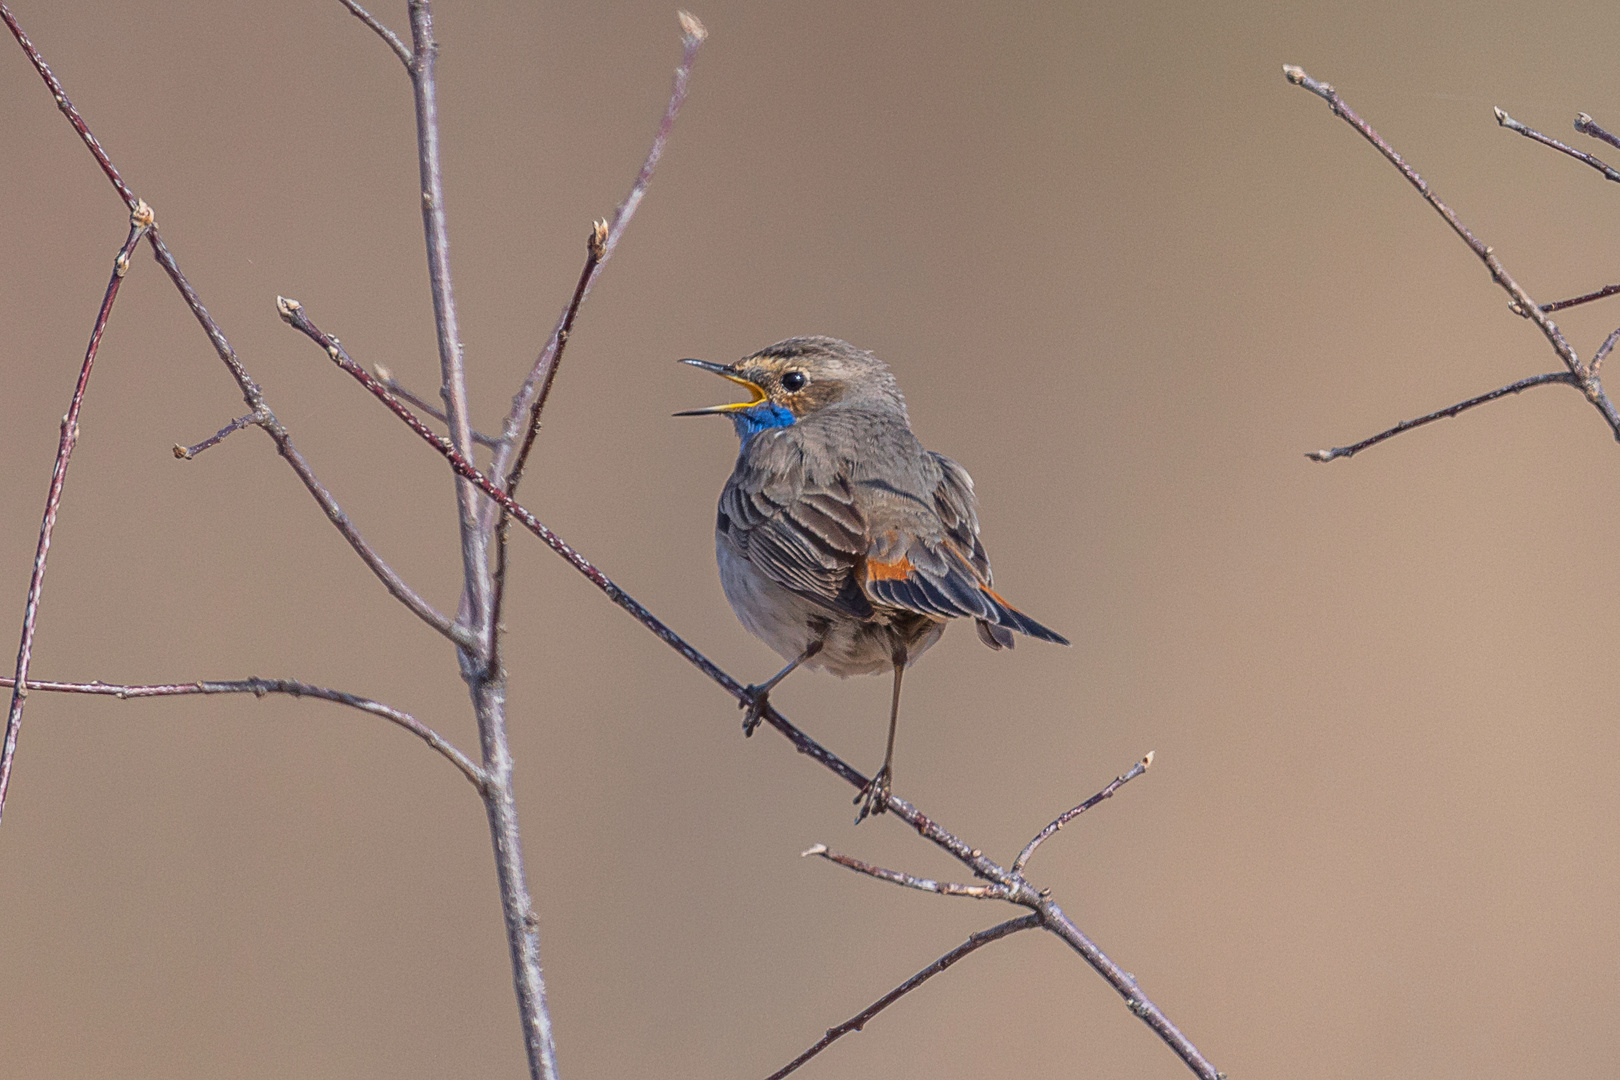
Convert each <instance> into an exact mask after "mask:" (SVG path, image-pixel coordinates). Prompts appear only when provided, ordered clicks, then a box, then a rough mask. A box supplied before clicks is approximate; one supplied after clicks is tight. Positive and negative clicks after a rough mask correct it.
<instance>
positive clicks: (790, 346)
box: [675, 337, 906, 441]
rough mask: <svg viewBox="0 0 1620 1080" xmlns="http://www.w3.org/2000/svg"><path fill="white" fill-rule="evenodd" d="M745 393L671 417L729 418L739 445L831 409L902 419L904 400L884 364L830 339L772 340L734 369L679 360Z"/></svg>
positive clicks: (707, 361) (726, 366) (708, 363)
mask: <svg viewBox="0 0 1620 1080" xmlns="http://www.w3.org/2000/svg"><path fill="white" fill-rule="evenodd" d="M681 363H683V364H691V365H692V366H693V367H697V368H702V369H703V370H704V371H712V372H714V373H715V374H716V375H719V376H720V377H721V378H723V379H729V380H731V381H732V382H734V383H736V384H737V385H738V386H741V387H742V388H743V389H745V390H747V391H748V393H749V399H748V400H747V401H734V402H732V403H731V404H729V405H711V406H709V407H708V408H706V409H687V410H685V411H683V412H678V413H676V414H675V415H676V416H729V417H731V420H732V423H733V424H735V425H736V428H737V435H738V436H739V437H740V438H742V439H743V440H744V441H747V440H748V439H749V438H750V437H751V436H753V435H756V434H758V433H759V432H761V431H764V430H766V429H767V428H775V427H787V426H789V425H791V424H796V423H798V422H799V421H800V420H801V419H803V418H804V417H806V416H809V415H811V414H812V413H816V412H820V411H821V410H822V409H826V408H830V407H832V406H834V405H845V406H848V405H863V406H867V407H869V408H877V409H884V410H887V411H893V412H898V413H899V414H900V417H901V418H902V419H904V418H905V415H906V403H905V399H904V398H902V397H901V396H900V388H899V386H897V385H896V384H895V381H894V376H893V375H891V374H890V373H889V368H888V365H886V364H884V363H883V361H881V360H879V359H878V358H877V357H875V356H873V355H872V354H871V353H869V352H865V351H863V350H861V349H857V348H855V346H853V345H851V344H849V343H848V342H844V341H839V340H838V339H837V338H830V337H795V338H788V339H787V340H786V341H778V342H777V343H776V344H775V345H770V346H767V347H766V348H763V349H761V350H760V351H759V352H757V353H754V354H753V355H752V356H745V357H743V358H742V359H741V360H739V361H737V362H736V363H735V364H716V363H714V362H713V361H711V360H682V361H681Z"/></svg>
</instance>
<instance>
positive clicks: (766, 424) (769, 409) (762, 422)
mask: <svg viewBox="0 0 1620 1080" xmlns="http://www.w3.org/2000/svg"><path fill="white" fill-rule="evenodd" d="M797 419H798V417H796V416H794V415H793V414H792V413H791V412H789V411H788V410H787V409H785V408H783V407H782V406H780V405H775V404H772V403H771V402H768V401H762V402H760V403H759V404H758V405H756V406H754V407H753V408H752V409H743V410H742V411H741V412H734V413H732V414H731V423H732V425H733V426H734V427H735V428H736V429H737V438H739V439H741V440H742V442H743V445H744V446H747V445H748V440H749V439H752V438H753V437H754V436H755V435H758V434H759V433H760V432H762V431H767V430H769V429H770V428H779V427H790V426H792V424H793V423H794V422H795V421H796V420H797Z"/></svg>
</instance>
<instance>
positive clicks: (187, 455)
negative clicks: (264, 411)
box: [174, 413, 258, 461]
mask: <svg viewBox="0 0 1620 1080" xmlns="http://www.w3.org/2000/svg"><path fill="white" fill-rule="evenodd" d="M257 419H258V417H256V416H254V415H253V414H252V413H248V414H247V415H246V416H239V417H237V418H236V419H235V420H232V421H231V422H230V423H228V424H226V425H225V426H224V427H222V428H220V429H219V430H218V431H216V432H215V433H214V434H212V435H210V436H208V438H206V439H204V440H203V441H202V442H200V443H198V444H197V445H196V446H181V445H180V444H179V443H175V444H174V456H175V457H177V458H179V459H180V460H182V461H190V460H191V459H192V458H194V457H196V456H197V455H198V454H200V453H202V452H203V451H204V450H207V449H208V448H209V447H211V446H218V445H219V444H220V443H222V442H224V441H225V440H226V438H227V437H229V436H231V435H234V434H235V433H236V432H238V431H241V430H242V429H243V428H245V427H247V426H248V425H249V424H252V423H253V422H254V421H255V420H257Z"/></svg>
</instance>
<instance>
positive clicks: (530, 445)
mask: <svg viewBox="0 0 1620 1080" xmlns="http://www.w3.org/2000/svg"><path fill="white" fill-rule="evenodd" d="M606 242H607V222H605V221H598V222H595V223H594V224H592V226H591V235H590V236H589V237H588V238H587V239H586V242H585V268H584V269H583V270H581V271H580V274H579V282H578V283H577V284H576V285H575V286H574V295H573V297H572V298H571V299H570V300H569V301H568V307H567V309H566V310H565V311H564V312H563V318H562V324H561V325H560V326H559V327H558V329H557V352H556V355H555V356H554V357H553V358H552V363H551V366H550V367H549V368H547V369H546V378H545V382H544V383H543V384H542V385H541V387H540V393H539V394H537V395H536V396H535V399H534V406H533V408H532V409H530V411H529V429H528V433H527V434H525V435H524V436H523V446H522V447H521V448H520V449H519V450H518V454H517V458H516V459H515V460H514V461H513V462H512V468H511V471H510V472H508V473H507V475H506V484H505V485H504V486H505V488H506V493H507V494H508V495H511V496H513V497H516V495H517V489H518V485H519V484H521V483H522V482H523V469H524V466H526V465H527V464H528V462H529V452H530V451H531V450H533V449H534V440H535V439H536V438H537V437H538V436H539V434H540V416H541V413H543V412H544V411H545V408H546V402H547V400H549V399H550V397H551V385H552V383H553V382H554V381H556V378H557V370H558V369H559V368H560V367H562V357H563V350H564V349H566V348H567V347H568V337H569V335H570V334H571V333H573V330H574V318H575V317H576V316H577V315H578V314H579V305H580V303H581V302H583V301H584V299H585V289H586V287H587V286H588V285H589V284H590V280H591V277H592V276H593V275H595V273H596V268H597V267H598V266H600V265H601V264H602V258H603V256H604V255H605V253H606ZM497 449H498V448H497ZM511 524H512V518H511V515H510V514H508V513H507V512H506V511H505V510H504V509H503V510H502V511H501V516H500V521H498V522H497V523H496V525H495V580H494V587H493V588H492V589H491V590H490V630H489V670H491V671H497V670H499V668H500V665H501V658H500V649H501V607H502V605H503V604H504V603H505V599H506V541H507V535H506V534H507V532H508V531H510V528H511Z"/></svg>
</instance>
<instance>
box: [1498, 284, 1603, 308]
mask: <svg viewBox="0 0 1620 1080" xmlns="http://www.w3.org/2000/svg"><path fill="white" fill-rule="evenodd" d="M1615 293H1620V285H1605V286H1603V288H1601V289H1598V290H1597V291H1596V292H1589V293H1585V294H1584V295H1581V296H1572V297H1570V298H1569V299H1568V300H1554V301H1553V302H1552V303H1550V304H1542V305H1541V310H1542V311H1563V310H1564V309H1565V308H1572V307H1576V306H1578V305H1580V304H1590V303H1591V302H1592V301H1594V300H1603V299H1605V298H1607V297H1610V296H1613V295H1614V294H1615ZM1514 310H1515V311H1517V310H1518V309H1517V308H1515V309H1514Z"/></svg>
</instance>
